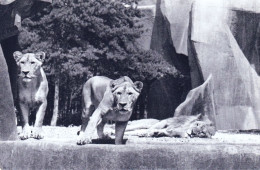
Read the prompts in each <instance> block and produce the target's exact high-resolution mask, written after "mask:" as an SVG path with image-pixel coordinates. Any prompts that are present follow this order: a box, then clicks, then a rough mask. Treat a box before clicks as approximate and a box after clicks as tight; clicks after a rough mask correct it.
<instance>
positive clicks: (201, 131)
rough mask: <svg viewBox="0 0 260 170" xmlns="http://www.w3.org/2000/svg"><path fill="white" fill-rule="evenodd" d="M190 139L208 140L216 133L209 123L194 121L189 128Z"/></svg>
mask: <svg viewBox="0 0 260 170" xmlns="http://www.w3.org/2000/svg"><path fill="white" fill-rule="evenodd" d="M188 131H189V133H188V134H189V135H190V137H200V138H205V137H207V138H210V137H211V136H214V135H215V133H216V129H215V126H214V125H213V124H212V123H211V121H207V120H206V121H195V122H193V123H192V124H191V126H190V128H189V130H188Z"/></svg>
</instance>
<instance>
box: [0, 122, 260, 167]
mask: <svg viewBox="0 0 260 170" xmlns="http://www.w3.org/2000/svg"><path fill="white" fill-rule="evenodd" d="M78 129H79V127H71V128H65V127H43V130H44V131H45V133H46V137H45V138H44V139H43V140H35V139H29V140H26V141H16V142H10V141H9V142H0V153H1V156H0V168H1V169H257V168H259V167H260V145H259V142H260V137H259V135H252V134H230V133H219V132H218V133H217V134H216V135H215V136H213V138H212V139H201V138H191V139H185V138H184V139H183V138H169V137H168V138H167V137H165V138H134V137H131V136H127V137H126V138H128V140H127V142H126V145H117V146H116V145H111V144H88V145H84V146H77V145H76V144H75V143H76V137H77V136H76V132H77V130H78ZM20 130H21V129H20V127H19V131H20Z"/></svg>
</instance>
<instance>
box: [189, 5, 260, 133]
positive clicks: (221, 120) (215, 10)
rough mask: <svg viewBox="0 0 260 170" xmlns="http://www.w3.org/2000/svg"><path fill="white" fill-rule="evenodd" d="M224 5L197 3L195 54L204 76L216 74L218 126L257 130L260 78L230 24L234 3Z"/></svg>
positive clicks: (215, 97) (193, 29)
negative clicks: (231, 9)
mask: <svg viewBox="0 0 260 170" xmlns="http://www.w3.org/2000/svg"><path fill="white" fill-rule="evenodd" d="M223 5H225V4H222V3H206V2H205V1H196V2H195V3H194V4H193V8H192V26H191V27H192V30H191V35H192V36H191V40H192V41H193V45H194V49H195V51H196V55H194V56H191V57H195V58H197V59H198V62H199V63H200V68H201V72H202V75H203V77H204V78H205V77H207V76H208V75H209V74H211V73H212V74H213V80H214V81H213V84H214V99H215V103H216V110H217V122H216V123H217V128H218V129H257V128H259V123H260V119H259V118H260V110H259V105H260V100H259V90H260V84H259V83H260V78H259V76H258V75H257V73H256V71H255V70H254V68H253V67H251V65H250V63H249V62H248V60H247V58H246V57H245V55H244V54H243V52H242V50H241V49H240V47H239V45H238V44H237V41H236V40H235V38H234V36H233V33H232V32H231V30H230V26H229V25H228V23H229V21H230V10H229V8H228V7H231V5H232V4H228V6H224V7H223ZM212 18H214V20H212ZM209 21H211V22H209ZM206 23H207V27H205V24H206Z"/></svg>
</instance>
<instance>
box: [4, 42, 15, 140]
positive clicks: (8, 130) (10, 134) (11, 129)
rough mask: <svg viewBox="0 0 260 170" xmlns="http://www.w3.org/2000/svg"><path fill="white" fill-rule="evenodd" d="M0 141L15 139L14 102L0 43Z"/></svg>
mask: <svg viewBox="0 0 260 170" xmlns="http://www.w3.org/2000/svg"><path fill="white" fill-rule="evenodd" d="M0 73H1V75H0V82H1V83H0V100H1V101H0V141H1V140H16V139H17V131H16V124H15V118H16V116H15V113H14V103H13V98H12V92H11V85H10V79H9V75H8V69H7V65H6V61H5V58H4V54H3V52H2V48H1V45H0Z"/></svg>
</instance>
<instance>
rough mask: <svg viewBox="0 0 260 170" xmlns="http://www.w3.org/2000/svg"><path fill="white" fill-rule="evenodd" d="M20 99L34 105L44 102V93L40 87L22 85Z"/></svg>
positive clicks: (30, 105)
mask: <svg viewBox="0 0 260 170" xmlns="http://www.w3.org/2000/svg"><path fill="white" fill-rule="evenodd" d="M19 100H20V102H21V103H23V104H26V105H28V106H29V107H33V106H36V105H38V104H41V103H42V102H43V100H44V95H42V94H41V92H40V88H35V87H32V86H23V85H20V86H19Z"/></svg>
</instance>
